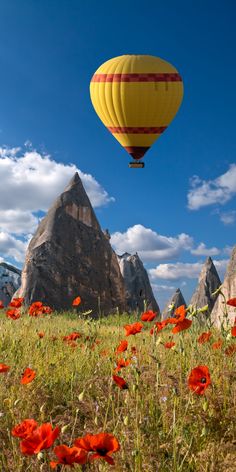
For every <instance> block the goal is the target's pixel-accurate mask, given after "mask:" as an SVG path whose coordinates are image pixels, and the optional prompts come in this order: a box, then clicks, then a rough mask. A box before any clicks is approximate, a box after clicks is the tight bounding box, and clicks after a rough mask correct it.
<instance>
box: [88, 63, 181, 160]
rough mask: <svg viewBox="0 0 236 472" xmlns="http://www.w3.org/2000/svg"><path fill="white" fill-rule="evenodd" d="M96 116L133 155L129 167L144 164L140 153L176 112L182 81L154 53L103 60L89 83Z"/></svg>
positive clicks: (170, 66)
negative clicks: (152, 54) (151, 54)
mask: <svg viewBox="0 0 236 472" xmlns="http://www.w3.org/2000/svg"><path fill="white" fill-rule="evenodd" d="M90 96H91V101H92V104H93V106H94V108H95V111H96V112H97V114H98V116H99V118H100V119H101V121H102V122H103V124H104V125H105V126H106V127H107V129H108V130H109V131H110V132H111V133H112V134H113V136H114V137H115V138H116V139H117V141H119V143H120V144H121V146H123V147H124V149H125V150H126V151H127V152H128V153H129V154H130V155H131V156H132V157H133V159H134V161H132V162H131V163H130V164H129V167H144V162H139V160H140V159H141V158H142V157H143V156H144V154H145V153H146V152H147V151H148V149H149V148H150V147H151V146H152V144H153V143H154V141H156V140H157V139H158V138H159V137H160V136H161V134H162V133H163V132H164V131H165V130H166V128H167V126H168V125H169V124H170V122H171V121H172V120H173V118H174V116H175V115H176V113H177V111H178V109H179V107H180V104H181V101H182V98H183V82H182V79H181V77H180V75H179V73H178V71H177V70H176V69H175V67H173V66H172V65H171V64H169V63H168V62H166V61H164V60H163V59H160V58H159V57H155V56H148V55H124V56H118V57H114V58H113V59H110V60H109V61H106V62H104V64H102V65H101V66H100V67H99V68H98V69H97V71H96V72H95V74H94V75H93V77H92V80H91V82H90Z"/></svg>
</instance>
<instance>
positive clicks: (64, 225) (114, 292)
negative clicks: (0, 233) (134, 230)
mask: <svg viewBox="0 0 236 472" xmlns="http://www.w3.org/2000/svg"><path fill="white" fill-rule="evenodd" d="M78 295H79V296H80V297H81V299H82V304H81V305H80V308H81V310H83V311H84V310H88V309H92V310H93V313H92V316H97V314H98V313H99V312H101V313H104V314H108V313H111V312H112V311H114V310H116V307H118V309H119V310H120V311H122V310H124V309H125V308H126V306H125V287H124V280H123V277H122V275H121V272H120V268H119V264H118V261H117V257H116V254H115V252H114V251H113V249H112V248H111V245H110V242H109V238H108V234H107V233H106V234H105V235H104V233H103V231H102V230H101V228H100V225H99V223H98V221H97V218H96V216H95V213H94V211H93V208H92V206H91V203H90V201H89V199H88V196H87V194H86V192H85V190H84V187H83V185H82V182H81V180H80V177H79V175H78V173H77V172H76V174H75V175H74V177H73V178H72V180H71V181H70V183H69V185H68V186H67V187H66V189H65V190H64V192H63V193H62V194H61V195H60V196H59V197H58V198H57V199H56V201H55V202H54V204H53V205H52V207H51V208H50V209H49V211H48V213H47V215H46V216H45V217H44V218H43V219H42V221H41V222H40V224H39V226H38V229H37V231H36V233H35V235H34V237H33V238H32V240H31V241H30V244H29V247H28V250H27V254H26V260H25V265H24V268H23V271H22V278H21V287H20V289H19V290H18V291H17V294H16V295H15V296H21V297H25V303H26V305H29V304H31V303H32V302H34V301H37V300H40V301H42V302H43V303H45V304H47V305H49V306H51V307H52V308H53V309H56V310H66V309H71V306H72V301H73V299H74V298H75V297H77V296H78Z"/></svg>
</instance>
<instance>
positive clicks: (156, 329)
mask: <svg viewBox="0 0 236 472" xmlns="http://www.w3.org/2000/svg"><path fill="white" fill-rule="evenodd" d="M165 325H166V322H165V321H157V322H156V323H155V324H154V326H153V327H152V328H151V330H150V334H153V333H154V332H155V333H159V331H161V330H162V329H163V328H164V327H165Z"/></svg>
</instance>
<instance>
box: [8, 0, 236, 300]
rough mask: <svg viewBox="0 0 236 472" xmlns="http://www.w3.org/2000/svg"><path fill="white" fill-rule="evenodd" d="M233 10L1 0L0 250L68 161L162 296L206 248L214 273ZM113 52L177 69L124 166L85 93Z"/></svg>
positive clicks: (54, 187) (232, 170)
mask: <svg viewBox="0 0 236 472" xmlns="http://www.w3.org/2000/svg"><path fill="white" fill-rule="evenodd" d="M235 21H236V6H235V2H234V1H233V0H232V1H230V0H226V1H224V2H214V1H211V0H206V1H203V0H200V1H194V2H189V1H185V0H179V1H178V2H177V1H174V0H169V1H166V2H160V1H158V0H156V1H152V0H151V1H147V2H141V1H139V0H136V1H130V0H126V1H120V2H111V1H100V2H97V1H94V0H91V1H90V2H81V1H79V0H77V1H75V0H69V1H68V0H57V1H54V0H41V1H40V2H36V1H30V2H29V1H28V0H21V1H20V2H19V1H18V0H2V1H1V3H0V61H1V74H0V104H1V106H0V147H1V153H0V178H1V183H2V186H1V190H0V257H1V258H2V259H4V260H7V261H9V262H12V263H14V264H15V265H16V266H18V267H20V266H21V265H22V262H23V259H24V251H25V248H26V244H27V241H28V240H29V239H30V237H31V234H33V232H34V231H35V229H36V227H37V218H38V216H39V215H42V214H43V213H42V211H46V210H47V208H48V207H49V206H50V204H51V203H52V201H53V199H54V197H55V196H56V195H57V194H58V193H60V192H61V191H63V188H64V187H65V184H66V181H67V180H69V178H70V175H71V174H72V175H73V172H74V171H75V170H76V169H78V170H80V172H81V177H82V180H83V181H84V183H85V186H86V185H87V191H88V193H89V196H90V198H91V200H92V202H93V204H94V206H95V211H96V214H97V217H98V219H99V222H100V224H101V226H102V227H103V228H109V231H110V233H111V234H112V240H111V241H112V244H113V247H114V248H115V249H116V250H117V252H118V253H120V252H121V251H123V250H124V251H125V250H128V252H136V250H137V252H138V253H139V254H140V257H141V258H142V260H143V262H144V264H145V267H146V268H147V270H150V271H151V272H150V273H149V274H150V276H151V277H152V284H153V288H154V291H155V295H156V298H157V300H158V301H159V303H160V305H161V306H163V304H164V303H165V301H167V299H168V298H169V296H170V295H171V294H172V292H173V289H174V288H177V287H179V286H180V288H181V289H182V291H183V294H184V295H185V297H186V299H187V301H188V300H189V297H190V296H191V293H192V291H193V289H194V287H195V285H196V282H197V276H198V274H199V271H200V268H201V264H202V263H203V262H204V260H205V258H206V256H207V255H208V254H209V255H212V257H213V259H214V260H215V261H218V262H217V264H218V265H217V268H218V269H219V271H220V273H221V274H222V276H223V274H224V270H225V267H226V263H227V259H228V258H229V254H230V248H231V247H232V246H233V245H234V244H235V234H236V232H235V226H236V208H235V202H236V198H235V197H236V161H235V147H236V144H235V109H236V93H235V75H236V64H235V54H234V44H235V42H236V37H235V36H236V30H235ZM122 54H151V55H154V56H159V57H161V58H163V59H165V60H167V61H169V62H170V63H172V64H173V65H174V66H175V67H176V68H177V69H178V71H179V72H180V74H181V76H182V78H183V81H184V100H183V103H182V106H181V108H180V110H179V112H178V114H177V116H176V118H175V120H174V121H173V122H172V124H171V125H170V127H169V128H168V130H167V131H166V132H165V133H164V134H163V135H162V136H161V138H160V139H159V140H158V142H156V143H155V144H154V145H153V147H152V148H151V150H150V151H149V152H148V153H147V154H146V157H145V168H144V169H129V168H128V163H129V160H130V159H129V156H128V154H127V153H126V152H125V151H124V150H123V149H122V148H121V147H120V145H119V143H118V142H117V141H116V140H115V139H114V138H113V137H112V135H111V134H110V133H109V132H108V131H107V130H106V129H105V127H104V126H103V124H102V123H101V122H100V120H99V118H98V117H97V115H96V113H95V111H94V109H93V107H92V104H91V101H90V96H89V82H90V79H91V76H92V75H93V73H94V72H95V71H96V69H97V68H98V67H99V65H101V64H102V63H103V62H105V61H106V60H108V59H110V58H112V57H114V56H119V55H122ZM25 143H26V146H25ZM15 148H21V149H17V150H16V149H15ZM34 164H35V170H34V171H33V170H32V166H33V165H34ZM33 174H34V175H33ZM89 176H90V177H89ZM39 183H40V184H39ZM49 187H50V190H49ZM105 192H106V193H105ZM29 195H30V197H29ZM31 200H32V201H31ZM32 202H33V203H32ZM39 210H41V212H40V213H39ZM181 235H182V236H181ZM184 235H185V236H184ZM142 244H143V246H142ZM199 245H201V246H199ZM168 287H169V288H168Z"/></svg>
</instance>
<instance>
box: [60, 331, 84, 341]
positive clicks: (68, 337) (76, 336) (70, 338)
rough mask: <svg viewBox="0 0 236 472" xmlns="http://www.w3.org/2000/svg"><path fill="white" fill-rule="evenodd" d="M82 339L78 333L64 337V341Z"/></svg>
mask: <svg viewBox="0 0 236 472" xmlns="http://www.w3.org/2000/svg"><path fill="white" fill-rule="evenodd" d="M81 337H82V334H80V333H79V332H78V331H74V332H73V333H71V334H68V336H63V341H76V339H79V338H81Z"/></svg>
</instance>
